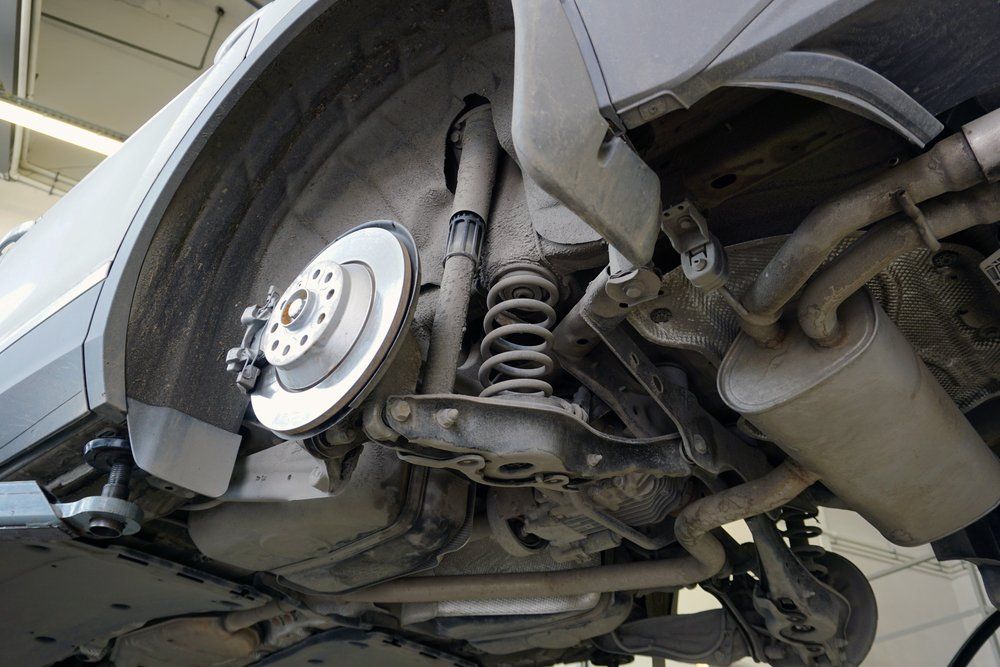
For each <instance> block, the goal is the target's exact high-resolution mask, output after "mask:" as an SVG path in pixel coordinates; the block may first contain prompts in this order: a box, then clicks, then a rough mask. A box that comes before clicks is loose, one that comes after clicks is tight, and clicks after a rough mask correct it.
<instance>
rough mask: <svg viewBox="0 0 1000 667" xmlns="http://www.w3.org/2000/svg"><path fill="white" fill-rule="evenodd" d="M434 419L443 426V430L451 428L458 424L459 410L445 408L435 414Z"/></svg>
mask: <svg viewBox="0 0 1000 667" xmlns="http://www.w3.org/2000/svg"><path fill="white" fill-rule="evenodd" d="M434 419H435V420H437V423H438V424H440V425H441V428H451V427H452V426H454V425H455V424H456V423H457V422H458V410H456V409H455V408H445V409H443V410H438V411H437V412H435V413H434Z"/></svg>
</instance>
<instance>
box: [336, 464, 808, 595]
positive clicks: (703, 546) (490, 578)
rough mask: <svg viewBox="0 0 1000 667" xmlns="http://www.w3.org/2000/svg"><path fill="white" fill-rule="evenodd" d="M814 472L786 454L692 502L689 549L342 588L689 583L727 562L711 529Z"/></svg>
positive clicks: (578, 588)
mask: <svg viewBox="0 0 1000 667" xmlns="http://www.w3.org/2000/svg"><path fill="white" fill-rule="evenodd" d="M816 479H817V477H816V475H814V474H813V473H811V472H809V471H807V470H805V469H804V468H802V467H801V466H800V465H799V464H798V463H796V462H794V461H792V460H790V459H789V460H787V461H785V462H784V463H782V464H781V465H780V466H778V467H777V468H775V469H773V470H772V471H770V472H769V473H767V474H766V475H764V476H763V477H760V478H759V479H755V480H753V481H750V482H746V483H745V484H741V485H739V486H735V487H733V488H731V489H727V490H725V491H722V492H721V493H716V494H714V495H711V496H706V497H705V498H701V499H699V500H696V501H695V502H693V503H691V504H690V505H688V506H687V507H685V508H684V509H683V510H681V512H680V514H679V515H678V517H677V522H676V523H675V524H674V533H675V535H676V537H677V541H678V542H679V543H680V544H681V545H682V546H683V547H684V548H685V549H687V550H688V553H689V554H690V555H688V556H682V557H680V558H671V559H668V560H654V561H641V562H637V563H620V564H616V565H603V566H599V567H586V568H577V569H572V570H560V571H556V572H523V573H512V574H460V575H446V576H441V577H433V576H430V577H408V578H405V579H397V580H395V581H389V582H386V583H383V584H377V585H375V586H371V587H369V588H365V589H362V590H359V591H354V592H351V593H345V594H343V595H337V596H335V597H336V598H337V599H339V600H344V601H348V602H376V603H414V602H443V601H446V600H489V599H495V598H524V597H529V598H538V597H557V596H568V595H586V594H589V593H612V592H615V591H628V590H650V589H661V588H676V587H680V586H689V585H691V584H695V583H698V582H699V581H704V580H705V579H708V578H709V577H712V576H713V575H715V574H717V573H718V572H719V571H720V570H721V569H722V568H723V566H724V565H725V563H726V554H725V550H724V549H723V547H722V544H721V543H720V542H719V540H718V539H716V538H715V536H714V535H712V534H711V532H710V531H712V530H715V529H716V528H719V527H720V526H722V525H724V524H727V523H730V522H732V521H737V520H739V519H745V518H747V517H751V516H755V515H757V514H762V513H764V512H769V511H771V510H774V509H777V508H778V507H781V506H782V505H785V504H787V503H788V502H790V501H791V500H792V499H794V498H795V497H796V496H798V495H799V494H800V493H802V492H803V491H805V490H806V489H807V488H808V487H809V486H810V485H811V484H813V482H815V481H816Z"/></svg>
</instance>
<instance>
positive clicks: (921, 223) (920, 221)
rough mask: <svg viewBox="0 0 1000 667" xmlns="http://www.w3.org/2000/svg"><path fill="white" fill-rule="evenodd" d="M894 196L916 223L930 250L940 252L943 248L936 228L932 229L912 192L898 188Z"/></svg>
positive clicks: (901, 207)
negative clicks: (911, 194)
mask: <svg viewBox="0 0 1000 667" xmlns="http://www.w3.org/2000/svg"><path fill="white" fill-rule="evenodd" d="M893 196H894V197H895V198H896V202H897V203H898V204H899V208H900V210H902V211H903V213H905V214H906V217H908V218H909V219H910V220H912V221H913V224H914V225H916V227H917V231H918V232H919V233H920V238H921V240H923V242H924V245H925V246H927V248H928V250H930V251H931V252H939V251H940V250H941V242H940V241H938V239H937V237H936V236H935V235H934V230H933V229H931V226H930V224H929V223H928V222H927V218H925V217H924V212H923V211H921V210H920V207H919V206H917V204H916V202H914V201H913V199H912V198H911V197H910V194H909V193H908V192H907V191H906V190H897V191H896V192H895V193H894V194H893Z"/></svg>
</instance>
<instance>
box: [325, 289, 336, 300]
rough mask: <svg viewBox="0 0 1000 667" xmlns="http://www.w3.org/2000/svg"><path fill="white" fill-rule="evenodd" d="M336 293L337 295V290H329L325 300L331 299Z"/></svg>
mask: <svg viewBox="0 0 1000 667" xmlns="http://www.w3.org/2000/svg"><path fill="white" fill-rule="evenodd" d="M336 293H337V290H335V289H332V290H330V291H329V292H327V293H326V298H327V299H332V298H333V295H334V294H336Z"/></svg>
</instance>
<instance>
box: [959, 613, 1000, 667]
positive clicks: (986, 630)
mask: <svg viewBox="0 0 1000 667" xmlns="http://www.w3.org/2000/svg"><path fill="white" fill-rule="evenodd" d="M997 628H1000V611H995V612H993V613H992V614H990V615H989V616H987V617H986V620H985V621H983V622H982V623H980V624H979V627H978V628H976V629H975V630H974V631H973V633H972V634H971V635H969V638H968V639H966V640H965V643H964V644H962V648H960V649H958V653H956V654H955V657H954V658H952V659H951V662H949V663H948V667H968V666H969V664H970V663H971V662H972V659H973V658H975V657H976V654H977V653H979V649H981V648H982V647H983V644H985V643H986V642H987V641H988V640H989V638H990V637H992V636H993V633H994V632H996V631H997Z"/></svg>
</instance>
